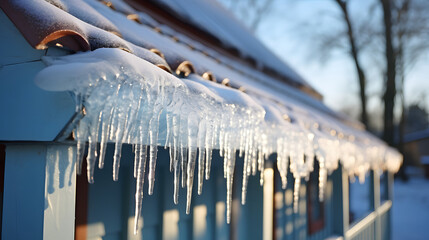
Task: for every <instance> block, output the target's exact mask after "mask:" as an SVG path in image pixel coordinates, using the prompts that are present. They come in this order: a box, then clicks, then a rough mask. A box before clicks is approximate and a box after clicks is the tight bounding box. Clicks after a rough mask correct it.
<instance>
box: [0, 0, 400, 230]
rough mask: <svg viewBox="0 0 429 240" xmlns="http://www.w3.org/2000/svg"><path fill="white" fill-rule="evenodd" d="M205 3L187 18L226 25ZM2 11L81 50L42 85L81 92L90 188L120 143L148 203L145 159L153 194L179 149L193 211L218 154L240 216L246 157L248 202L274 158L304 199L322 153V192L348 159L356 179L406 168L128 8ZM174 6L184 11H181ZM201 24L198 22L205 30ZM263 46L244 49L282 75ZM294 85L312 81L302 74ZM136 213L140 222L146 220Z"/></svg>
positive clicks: (13, 6)
mask: <svg viewBox="0 0 429 240" xmlns="http://www.w3.org/2000/svg"><path fill="white" fill-rule="evenodd" d="M189 1H190V0H189ZM166 3H167V2H166ZM195 4H197V3H195ZM204 4H205V5H202V6H201V9H198V8H193V7H192V8H190V9H187V10H186V12H187V13H188V14H189V15H192V13H195V14H197V12H199V11H202V10H204V11H208V16H212V15H213V16H212V17H210V18H207V19H206V20H204V21H208V22H207V23H206V25H207V24H209V25H215V22H216V21H217V20H216V19H217V18H219V16H221V14H225V13H224V11H223V10H219V8H218V7H215V6H216V5H212V3H209V2H204ZM196 6H198V5H196ZM210 6H213V7H214V8H213V9H218V10H213V9H212V8H211V7H210ZM0 7H1V8H2V9H3V10H4V12H5V13H6V14H7V15H8V16H9V18H10V19H11V20H12V22H13V23H14V24H15V25H16V26H17V28H18V29H19V30H20V31H21V33H22V34H23V36H24V37H25V38H26V39H27V41H28V42H29V43H30V44H31V45H32V46H33V47H35V48H37V49H44V48H47V47H48V46H58V47H63V48H66V49H71V50H74V51H76V52H79V53H76V54H70V55H68V56H63V57H44V58H43V60H44V62H45V63H46V65H47V67H46V68H45V69H43V70H42V71H41V72H40V73H39V74H38V76H37V77H36V83H37V85H38V86H40V87H41V88H43V89H45V90H48V91H70V92H72V93H74V96H76V101H77V105H78V107H79V109H80V110H81V111H82V114H81V117H82V118H81V119H80V120H79V121H72V122H71V123H72V124H76V122H78V123H77V125H76V126H72V127H73V128H75V133H76V134H75V136H76V140H77V158H78V161H77V162H78V169H79V171H80V163H81V161H82V157H83V152H84V150H85V149H84V148H85V142H88V144H89V147H88V157H87V162H88V164H87V166H88V169H87V170H88V180H89V181H90V182H92V181H93V171H94V167H95V162H96V160H97V156H99V157H98V162H99V166H100V167H102V166H103V164H104V162H103V158H104V153H105V149H106V144H107V142H113V143H115V154H114V167H113V169H114V180H117V178H118V169H119V162H120V153H121V147H122V144H123V143H128V144H133V145H134V146H135V148H134V150H135V172H134V175H135V177H136V178H137V189H136V192H137V193H139V194H140V195H141V197H142V196H143V193H142V191H143V190H142V189H143V187H142V185H143V181H144V178H145V176H144V175H145V172H144V171H145V165H146V164H145V162H146V156H147V152H148V151H149V152H150V154H149V159H148V162H149V169H148V179H149V194H151V193H152V192H151V191H152V190H153V184H154V179H155V177H154V174H155V167H156V158H157V146H159V145H163V146H166V147H169V149H170V164H171V165H170V166H171V169H172V170H174V172H175V179H176V180H177V181H176V182H178V177H179V175H180V169H179V166H180V165H181V166H185V167H184V168H183V167H182V169H181V170H182V172H181V174H182V177H183V176H185V178H186V177H187V178H188V179H187V181H185V182H187V185H188V191H187V194H188V196H187V199H188V204H187V206H188V207H189V206H190V199H191V196H190V195H191V194H192V184H193V175H194V169H195V165H196V161H197V149H199V151H198V152H199V157H198V159H199V160H198V179H199V180H198V188H199V191H200V188H201V187H202V182H203V177H202V174H203V173H204V169H206V171H205V174H206V175H205V176H206V178H208V176H209V173H210V170H209V169H210V161H211V151H212V149H215V148H216V149H219V150H220V153H221V156H222V157H224V161H225V162H224V166H225V168H224V170H225V176H226V177H227V179H228V180H227V182H228V185H227V196H228V200H227V203H228V204H227V209H228V213H229V210H230V206H231V191H232V176H233V175H234V168H235V160H236V154H235V153H236V151H239V152H240V156H243V157H244V159H243V161H244V166H246V168H244V170H243V174H245V176H244V177H243V179H244V180H243V193H244V194H243V196H245V192H246V182H245V181H246V180H247V178H248V177H249V176H250V175H251V174H254V173H256V171H260V172H261V178H262V176H263V170H264V160H265V159H266V158H267V157H268V156H269V155H270V154H272V153H277V156H278V158H277V164H278V169H279V172H280V175H281V177H282V180H283V185H284V186H286V184H285V181H286V175H287V172H288V171H290V172H292V174H293V175H294V177H295V181H296V183H295V185H296V186H298V187H296V188H295V189H296V191H298V189H299V182H300V181H301V179H302V178H305V177H307V176H308V174H309V173H310V172H311V171H313V160H314V157H315V156H317V159H318V161H319V163H320V169H321V172H320V174H323V176H322V178H321V183H320V184H319V185H320V186H321V191H322V192H323V186H324V182H323V181H324V180H323V179H325V180H326V175H327V174H328V172H330V171H332V170H334V169H336V168H337V167H338V162H339V161H341V163H342V165H343V167H344V168H345V169H346V170H347V171H348V173H349V174H350V175H359V176H360V177H362V176H364V175H365V173H366V171H368V170H369V169H371V168H372V169H376V170H380V169H387V170H390V171H396V170H397V169H398V168H399V165H400V163H401V156H400V154H399V153H397V152H396V151H395V150H393V149H391V148H389V147H388V146H387V145H385V144H384V143H383V142H381V141H380V140H378V139H377V138H375V137H374V136H372V135H370V134H369V133H367V132H365V131H364V130H363V128H362V125H361V124H359V123H357V122H354V121H352V120H349V119H347V118H344V117H343V116H341V115H338V114H337V113H335V112H333V111H332V110H330V109H329V108H327V107H326V106H325V105H324V104H323V103H322V102H320V101H318V100H316V99H315V98H313V97H311V96H309V95H308V94H306V93H304V92H303V91H300V90H298V88H296V87H294V86H292V85H289V84H287V83H284V82H281V81H278V80H277V79H275V77H273V76H271V75H269V74H266V73H264V72H263V71H260V70H258V69H255V68H253V67H251V66H250V65H248V64H245V63H242V62H240V61H237V60H236V59H234V58H231V57H229V56H227V55H223V54H221V53H220V52H218V51H214V50H213V49H211V48H210V47H207V46H206V45H204V43H203V42H199V41H196V40H195V39H191V38H189V37H188V36H185V35H183V34H182V33H180V32H179V31H176V29H174V28H172V27H171V26H168V25H164V24H161V23H159V22H157V21H156V20H155V19H153V18H152V17H151V16H149V15H148V14H146V13H144V12H138V11H137V10H135V9H133V8H131V7H130V6H128V5H127V4H126V3H124V2H122V1H121V0H114V1H112V2H105V1H101V2H100V1H95V0H61V1H60V0H49V1H44V0H27V1H25V0H22V1H12V0H4V1H2V2H0ZM171 7H174V8H178V5H174V4H173V3H171ZM208 8H210V9H211V10H208ZM217 11H218V13H217ZM219 14H220V15H219ZM198 16H200V14H198V15H196V16H193V17H194V21H196V19H197V18H196V17H198ZM200 17H201V16H200ZM210 19H211V20H210ZM215 20H216V21H215ZM210 21H212V22H211V23H209V22H210ZM231 21H232V20H231ZM227 23H228V21H221V20H219V24H220V26H217V27H213V26H212V27H209V29H208V30H210V31H221V30H222V27H221V26H223V25H228V24H227ZM234 24H235V27H231V29H229V28H225V31H226V32H225V33H223V34H221V35H222V36H223V37H224V38H228V36H229V35H230V34H231V38H232V39H227V40H225V42H231V44H235V42H234V41H238V42H239V39H238V37H237V38H236V37H233V36H234V34H233V33H231V32H230V31H238V32H239V31H246V30H239V29H241V28H240V27H239V25H238V24H237V23H235V22H234ZM234 24H232V25H234ZM249 36H250V35H249ZM234 39H235V40H234ZM254 41H256V39H254V38H253V37H252V38H251V40H250V42H249V44H250V45H248V46H247V47H246V46H245V45H240V44H238V45H237V47H243V54H254V53H253V52H254V51H255V52H258V51H261V52H260V56H261V61H263V62H264V64H270V63H271V60H272V63H273V66H274V67H275V68H277V67H279V68H281V66H280V65H278V66H277V64H280V63H278V61H280V60H278V58H276V57H275V56H274V55H272V56H270V53H269V52H268V51H265V50H266V49H265V50H264V48H263V46H262V44H260V43H256V42H254ZM252 42H253V43H252ZM246 44H247V43H246ZM253 47H255V49H253ZM252 49H253V50H254V51H252ZM89 50H91V51H89ZM255 56H256V55H255ZM283 66H284V67H285V68H283V71H284V74H286V75H288V76H289V77H291V78H295V77H293V75H294V74H295V73H294V72H293V71H292V70H289V68H288V67H286V65H283ZM279 70H280V69H279ZM58 76H61V78H58ZM216 79H217V80H216ZM295 80H296V82H299V83H300V84H304V85H305V84H306V83H305V82H303V81H301V80H300V79H299V78H297V77H296V79H295ZM98 143H100V145H101V146H100V150H99V151H98V148H97V144H98ZM148 146H149V147H148ZM179 156H180V157H179ZM289 160H290V162H289ZM179 161H180V164H179V163H178V162H179ZM204 166H206V168H205V167H204ZM297 184H298V185H297ZM176 188H178V185H177V186H176V185H175V189H176ZM176 190H178V189H176ZM177 192H178V191H177ZM175 193H176V191H175ZM137 196H138V195H137ZM296 196H298V193H296ZM321 196H323V194H322V195H321ZM174 199H177V196H176V194H175V198H174ZM141 200H142V199H141V198H138V197H137V198H136V209H139V208H141ZM296 206H297V205H296ZM188 210H189V209H187V211H188ZM136 213H137V214H136V219H138V218H139V216H138V214H140V211H138V210H136ZM228 216H230V215H229V214H228ZM227 219H229V218H227ZM136 222H137V221H136ZM137 226H138V225H137V224H136V227H137Z"/></svg>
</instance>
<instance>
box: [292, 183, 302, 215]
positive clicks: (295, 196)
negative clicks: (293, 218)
mask: <svg viewBox="0 0 429 240" xmlns="http://www.w3.org/2000/svg"><path fill="white" fill-rule="evenodd" d="M300 187H301V178H300V177H295V183H294V186H293V211H294V212H295V213H297V212H298V206H299V202H298V201H299V188H300Z"/></svg>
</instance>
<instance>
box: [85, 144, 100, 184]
mask: <svg viewBox="0 0 429 240" xmlns="http://www.w3.org/2000/svg"><path fill="white" fill-rule="evenodd" d="M96 151H97V142H96V139H94V137H93V136H90V137H89V138H88V156H87V158H86V162H87V165H86V166H87V178H88V183H94V167H95V161H96V160H97V152H96Z"/></svg>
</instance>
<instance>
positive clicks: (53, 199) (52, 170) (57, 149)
mask: <svg viewBox="0 0 429 240" xmlns="http://www.w3.org/2000/svg"><path fill="white" fill-rule="evenodd" d="M75 159H76V156H75V148H74V146H68V145H49V146H48V147H47V152H46V167H45V172H46V175H45V176H46V177H45V206H44V209H45V211H44V223H43V239H44V240H50V239H52V240H54V239H70V240H73V239H74V233H75V206H76V205H75V202H76V167H75V162H76V161H75Z"/></svg>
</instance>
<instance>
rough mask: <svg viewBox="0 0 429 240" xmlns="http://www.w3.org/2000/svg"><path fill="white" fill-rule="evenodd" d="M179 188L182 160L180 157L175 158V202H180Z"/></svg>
mask: <svg viewBox="0 0 429 240" xmlns="http://www.w3.org/2000/svg"><path fill="white" fill-rule="evenodd" d="M179 188H180V162H179V159H178V158H175V159H174V196H173V201H174V204H176V205H177V204H178V203H179Z"/></svg>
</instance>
